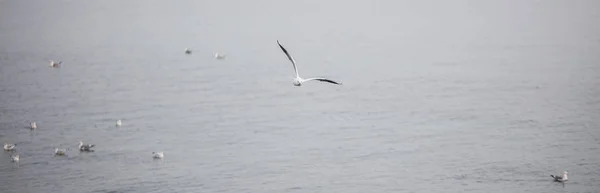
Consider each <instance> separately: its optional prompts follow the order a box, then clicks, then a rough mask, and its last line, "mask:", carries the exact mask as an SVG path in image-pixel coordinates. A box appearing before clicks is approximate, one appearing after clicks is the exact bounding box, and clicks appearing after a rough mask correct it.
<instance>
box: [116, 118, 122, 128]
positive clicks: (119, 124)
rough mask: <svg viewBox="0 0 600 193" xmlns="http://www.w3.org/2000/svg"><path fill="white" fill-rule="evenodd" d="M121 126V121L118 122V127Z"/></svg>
mask: <svg viewBox="0 0 600 193" xmlns="http://www.w3.org/2000/svg"><path fill="white" fill-rule="evenodd" d="M120 126H121V119H119V120H117V127H120Z"/></svg>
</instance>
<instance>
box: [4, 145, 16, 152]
mask: <svg viewBox="0 0 600 193" xmlns="http://www.w3.org/2000/svg"><path fill="white" fill-rule="evenodd" d="M16 146H17V145H15V144H11V143H4V151H12V150H15V147H16Z"/></svg>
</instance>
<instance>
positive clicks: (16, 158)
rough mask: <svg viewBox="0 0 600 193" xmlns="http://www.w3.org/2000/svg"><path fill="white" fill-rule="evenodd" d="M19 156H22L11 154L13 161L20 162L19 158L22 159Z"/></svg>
mask: <svg viewBox="0 0 600 193" xmlns="http://www.w3.org/2000/svg"><path fill="white" fill-rule="evenodd" d="M19 158H20V156H19V154H16V155H11V156H10V160H12V162H19V160H20V159H19Z"/></svg>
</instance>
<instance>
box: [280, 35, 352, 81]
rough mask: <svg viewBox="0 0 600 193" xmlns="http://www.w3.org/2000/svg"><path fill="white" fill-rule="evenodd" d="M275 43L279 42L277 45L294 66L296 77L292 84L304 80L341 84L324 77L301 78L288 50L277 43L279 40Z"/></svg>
mask: <svg viewBox="0 0 600 193" xmlns="http://www.w3.org/2000/svg"><path fill="white" fill-rule="evenodd" d="M277 44H279V47H280V48H281V50H283V53H285V55H286V56H287V57H288V59H289V60H290V61H291V62H292V65H293V66H294V72H296V78H294V86H301V85H302V83H304V82H308V81H311V80H318V81H321V82H328V83H332V84H337V85H341V84H342V83H339V82H336V81H333V80H329V79H326V78H307V79H303V78H301V77H300V75H299V74H298V67H297V66H296V61H295V60H294V58H293V57H292V56H291V55H290V54H289V53H288V51H287V50H286V49H285V48H283V46H282V45H281V44H280V43H279V40H277Z"/></svg>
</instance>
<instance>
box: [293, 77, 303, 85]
mask: <svg viewBox="0 0 600 193" xmlns="http://www.w3.org/2000/svg"><path fill="white" fill-rule="evenodd" d="M301 85H302V83H300V80H299V79H297V78H296V79H294V86H301Z"/></svg>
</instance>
